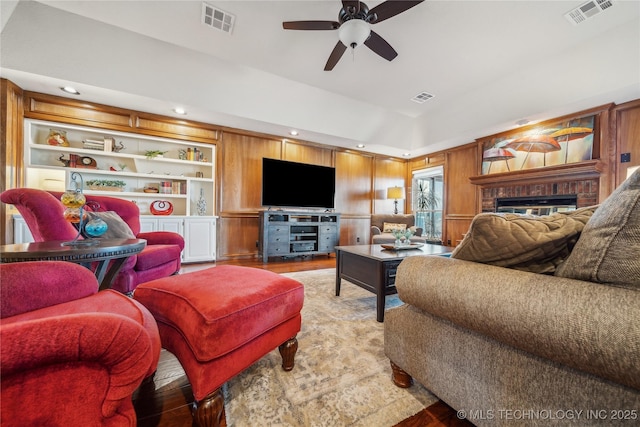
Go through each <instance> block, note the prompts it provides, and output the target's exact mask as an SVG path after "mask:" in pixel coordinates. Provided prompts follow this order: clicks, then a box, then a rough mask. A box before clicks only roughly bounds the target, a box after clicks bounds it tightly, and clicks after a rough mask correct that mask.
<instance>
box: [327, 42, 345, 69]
mask: <svg viewBox="0 0 640 427" xmlns="http://www.w3.org/2000/svg"><path fill="white" fill-rule="evenodd" d="M345 50H347V47H346V46H345V45H344V44H342V42H341V41H340V40H338V43H336V47H334V48H333V51H332V52H331V55H329V59H327V64H326V65H325V66H324V70H325V71H331V70H333V67H335V66H336V64H337V63H338V61H340V58H342V54H343V53H344V51H345Z"/></svg>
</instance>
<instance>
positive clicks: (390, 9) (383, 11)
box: [369, 0, 424, 24]
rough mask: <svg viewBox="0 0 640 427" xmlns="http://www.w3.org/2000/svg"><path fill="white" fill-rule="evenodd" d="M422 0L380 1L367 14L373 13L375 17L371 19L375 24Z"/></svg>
mask: <svg viewBox="0 0 640 427" xmlns="http://www.w3.org/2000/svg"><path fill="white" fill-rule="evenodd" d="M423 1H424V0H414V1H403V0H397V1H396V0H387V1H385V2H384V3H380V4H379V5H377V6H376V7H374V8H373V9H371V10H370V11H369V15H373V14H375V15H376V16H377V19H375V20H373V21H371V23H372V24H377V23H378V22H382V21H384V20H385V19H389V18H393V17H394V16H396V15H398V14H399V13H402V12H404V11H405V10H407V9H411V8H412V7H413V6H417V5H419V4H420V3H422V2H423Z"/></svg>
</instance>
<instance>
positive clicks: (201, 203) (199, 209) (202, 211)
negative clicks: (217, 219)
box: [196, 188, 207, 216]
mask: <svg viewBox="0 0 640 427" xmlns="http://www.w3.org/2000/svg"><path fill="white" fill-rule="evenodd" d="M196 213H197V214H198V216H205V215H206V214H207V200H206V199H205V198H204V188H201V189H200V198H199V199H198V202H197V203H196Z"/></svg>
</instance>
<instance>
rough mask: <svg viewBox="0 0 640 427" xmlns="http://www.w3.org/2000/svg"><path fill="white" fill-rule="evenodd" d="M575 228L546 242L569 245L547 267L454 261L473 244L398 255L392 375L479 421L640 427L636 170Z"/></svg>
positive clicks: (390, 317) (390, 324)
mask: <svg viewBox="0 0 640 427" xmlns="http://www.w3.org/2000/svg"><path fill="white" fill-rule="evenodd" d="M561 217H562V215H561ZM563 218H564V217H563ZM561 219H562V218H561ZM565 219H566V218H565ZM530 220H531V221H535V219H534V218H531V219H530ZM481 221H482V219H479V220H478V222H479V223H480V222H481ZM492 221H493V220H492ZM474 222H476V219H474ZM507 222H508V221H507ZM536 226H537V225H536ZM493 227H495V223H494V224H493ZM517 228H521V227H517ZM551 228H553V227H551ZM578 228H581V227H578ZM473 229H474V225H473V224H472V226H471V228H470V233H469V235H468V236H466V237H465V240H467V238H469V239H476V240H475V243H477V241H478V240H479V239H480V240H482V236H480V235H479V234H480V233H478V232H475V233H474V232H473ZM554 230H556V228H554ZM544 234H545V233H541V236H542V235H544ZM498 235H499V233H498ZM578 235H579V239H578V240H577V243H576V242H575V241H572V239H571V238H569V239H565V240H564V243H561V244H558V240H557V239H556V240H555V241H554V242H555V246H554V244H550V243H549V242H548V241H545V243H544V244H545V245H547V246H545V247H547V248H548V247H558V246H560V247H562V246H563V245H564V246H566V248H567V250H566V251H565V250H557V251H556V254H555V256H556V258H558V257H559V258H561V261H560V262H557V259H549V257H546V258H545V260H544V265H545V273H546V274H541V273H539V272H532V271H535V268H534V267H532V263H531V262H525V263H523V262H522V257H521V256H520V257H517V256H515V257H513V259H516V260H517V261H516V262H515V263H512V264H511V265H510V263H509V260H506V261H505V259H492V260H491V261H489V262H488V263H481V262H479V261H482V260H467V259H460V258H465V256H466V257H469V253H470V252H473V251H469V250H468V244H470V242H469V241H468V242H467V243H466V244H464V243H465V242H464V241H463V244H464V245H463V244H461V248H460V249H458V248H456V251H454V253H453V255H452V258H443V257H435V256H424V257H421V256H416V257H410V258H407V259H405V260H404V261H403V262H402V263H401V264H400V266H399V268H398V273H397V277H396V288H397V290H398V295H399V297H400V299H401V300H402V301H403V302H404V305H402V306H400V307H397V308H394V309H391V310H388V311H387V313H386V314H385V345H384V346H385V353H386V355H387V356H388V357H389V359H390V360H391V363H392V366H393V367H394V374H393V377H394V381H395V382H396V384H397V385H401V386H402V385H405V386H407V385H408V383H409V381H410V378H409V377H408V376H410V377H413V378H414V379H415V380H417V381H418V382H420V383H421V384H423V385H424V386H425V387H426V388H427V389H429V390H430V391H431V392H433V393H434V394H435V395H436V396H437V397H438V398H440V399H441V400H443V401H444V402H446V403H447V404H449V405H450V406H451V407H453V408H454V409H455V410H457V411H460V412H459V413H460V415H461V416H464V417H465V418H467V419H468V420H469V421H471V422H472V423H473V424H475V425H478V426H537V425H541V426H548V425H575V426H590V425H598V426H600V425H616V426H617V425H623V426H626V425H628V426H636V425H640V171H638V172H636V173H635V174H634V175H633V176H632V177H631V178H630V179H628V180H627V182H625V183H624V184H623V185H622V186H621V187H620V188H618V190H616V192H614V193H613V194H612V195H611V197H610V198H608V199H607V200H606V201H605V202H604V203H603V204H602V205H601V206H600V207H598V208H597V209H595V212H594V213H593V215H592V216H591V217H590V219H588V221H587V222H586V225H585V226H584V229H582V230H581V234H579V233H578ZM541 239H542V238H541ZM534 240H535V239H534ZM542 240H544V239H542ZM485 243H486V242H485ZM552 243H553V242H552ZM573 243H575V247H573ZM549 245H551V246H549ZM481 246H482V245H480V246H476V248H479V247H481ZM465 247H466V249H465ZM534 252H535V251H534ZM534 252H532V253H534ZM548 252H549V250H548V249H547V250H544V251H541V252H539V255H541V256H543V257H545V254H546V253H548ZM569 252H570V254H568V253H569ZM487 256H490V255H487ZM529 261H530V260H529ZM502 265H505V266H508V267H513V268H505V266H502ZM514 265H515V267H514ZM523 265H525V267H522V266H523ZM515 268H518V269H515ZM523 270H529V271H523ZM407 375H408V376H407Z"/></svg>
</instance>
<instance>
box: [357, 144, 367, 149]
mask: <svg viewBox="0 0 640 427" xmlns="http://www.w3.org/2000/svg"><path fill="white" fill-rule="evenodd" d="M356 147H358V148H364V147H366V145H364V144H358V145H356Z"/></svg>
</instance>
